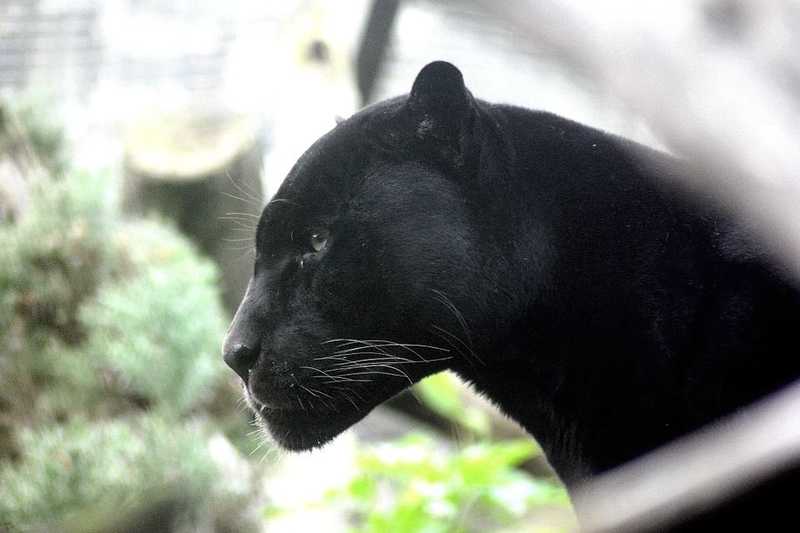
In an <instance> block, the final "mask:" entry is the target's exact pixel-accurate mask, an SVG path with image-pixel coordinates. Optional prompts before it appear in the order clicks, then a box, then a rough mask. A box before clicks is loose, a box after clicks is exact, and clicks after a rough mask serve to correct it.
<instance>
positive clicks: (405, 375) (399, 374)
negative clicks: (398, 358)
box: [345, 365, 414, 385]
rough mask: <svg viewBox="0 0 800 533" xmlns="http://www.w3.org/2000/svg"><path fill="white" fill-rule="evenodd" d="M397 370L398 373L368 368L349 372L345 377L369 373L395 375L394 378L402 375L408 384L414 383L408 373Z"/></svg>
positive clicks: (368, 374) (367, 374)
mask: <svg viewBox="0 0 800 533" xmlns="http://www.w3.org/2000/svg"><path fill="white" fill-rule="evenodd" d="M379 366H384V367H385V366H387V365H379ZM395 370H396V369H395ZM398 372H399V373H392V372H380V371H377V370H370V371H367V372H353V373H351V374H346V375H345V376H346V377H352V376H370V375H375V376H393V377H396V378H401V377H404V378H406V379H407V380H408V383H409V384H410V385H413V384H414V381H413V380H412V379H411V378H410V377H408V374H406V373H405V372H403V371H402V370H398Z"/></svg>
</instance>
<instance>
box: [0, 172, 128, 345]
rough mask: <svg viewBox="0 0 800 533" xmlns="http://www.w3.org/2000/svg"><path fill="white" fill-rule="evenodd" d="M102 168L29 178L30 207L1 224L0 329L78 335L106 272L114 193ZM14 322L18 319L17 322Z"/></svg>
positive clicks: (25, 333)
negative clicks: (80, 313) (81, 315)
mask: <svg viewBox="0 0 800 533" xmlns="http://www.w3.org/2000/svg"><path fill="white" fill-rule="evenodd" d="M107 180H108V177H107V176H105V175H103V174H97V173H86V172H72V173H71V174H70V175H69V176H67V177H65V179H62V180H50V179H40V180H37V181H35V182H34V183H32V186H31V201H30V206H29V211H28V213H27V214H26V216H25V217H23V218H22V220H21V221H20V222H19V223H17V224H14V225H6V226H2V225H0V250H2V254H0V335H2V332H8V331H9V330H10V329H12V328H14V327H16V328H21V331H18V333H19V334H21V335H22V336H23V337H26V338H28V339H31V338H34V340H39V336H40V335H41V334H44V335H51V334H52V335H55V336H57V337H58V338H60V339H62V340H64V341H65V342H70V343H74V342H77V341H78V340H80V337H81V329H80V327H78V323H77V310H78V308H79V307H80V305H81V304H82V303H83V301H85V300H86V299H87V298H89V297H91V296H92V295H93V294H94V293H95V291H96V289H97V286H98V285H99V284H100V283H101V282H102V281H103V280H104V279H105V278H106V275H107V273H108V266H109V265H108V263H109V257H108V253H107V250H108V245H107V243H108V242H109V236H110V234H111V232H113V231H114V226H115V222H116V221H115V218H114V213H113V208H112V206H113V203H112V198H111V197H110V195H109V187H108V186H107V183H106V182H107ZM14 322H16V324H14Z"/></svg>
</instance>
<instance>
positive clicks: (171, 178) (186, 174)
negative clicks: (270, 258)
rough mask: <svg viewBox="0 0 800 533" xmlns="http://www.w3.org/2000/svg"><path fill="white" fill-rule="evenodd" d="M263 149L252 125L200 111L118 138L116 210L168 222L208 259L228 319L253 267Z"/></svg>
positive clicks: (143, 124)
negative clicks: (121, 142)
mask: <svg viewBox="0 0 800 533" xmlns="http://www.w3.org/2000/svg"><path fill="white" fill-rule="evenodd" d="M265 144H266V143H265V134H264V127H263V124H262V123H261V121H260V120H258V119H255V118H254V117H250V116H242V115H233V114H230V113H225V112H215V111H209V110H207V109H203V110H196V109H194V110H193V109H188V110H185V111H183V112H179V113H170V114H161V115H157V116H154V117H150V118H147V119H143V120H141V121H139V122H138V123H137V124H135V125H134V126H133V127H132V128H131V129H130V130H129V132H128V135H127V136H126V142H125V176H124V183H123V193H122V203H123V208H124V209H125V211H126V212H127V213H131V214H136V215H156V216H158V217H160V218H162V219H167V220H170V221H173V222H174V223H175V224H176V225H177V227H178V228H179V229H180V230H181V231H182V232H184V234H186V235H187V236H188V237H189V238H191V239H192V240H193V241H194V242H195V243H196V244H197V246H198V247H199V248H200V250H201V251H203V252H204V253H206V254H207V255H208V256H210V257H211V258H213V259H214V260H215V261H216V262H217V264H218V265H219V268H220V270H221V273H222V298H223V302H224V304H225V306H226V308H227V309H228V310H229V311H231V312H233V311H234V310H235V309H236V307H237V306H238V304H239V301H240V300H241V298H242V295H243V294H244V291H245V288H246V287H247V281H248V279H249V278H250V273H251V272H252V268H253V267H252V264H253V256H252V253H251V252H252V247H253V242H254V238H255V226H256V222H257V220H258V215H259V214H260V212H261V207H262V204H263V192H262V191H263V189H262V185H261V168H262V160H263V155H264V148H265Z"/></svg>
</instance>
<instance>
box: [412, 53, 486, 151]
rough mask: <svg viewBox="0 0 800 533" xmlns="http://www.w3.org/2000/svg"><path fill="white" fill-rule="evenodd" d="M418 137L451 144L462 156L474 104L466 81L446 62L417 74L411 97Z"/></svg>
mask: <svg viewBox="0 0 800 533" xmlns="http://www.w3.org/2000/svg"><path fill="white" fill-rule="evenodd" d="M408 108H409V110H410V111H411V114H412V118H413V121H414V125H415V127H416V131H415V135H416V136H417V137H418V138H420V139H423V140H430V139H433V140H436V141H439V143H445V144H449V145H450V146H449V147H450V150H448V151H452V150H455V151H456V153H454V154H451V155H456V156H460V155H461V152H462V148H463V141H464V137H465V133H466V129H467V127H468V125H469V122H470V119H471V117H472V114H473V112H474V101H473V99H472V94H470V92H469V90H468V89H467V87H466V86H465V85H464V77H463V76H462V75H461V71H459V70H458V69H457V68H456V67H455V66H454V65H452V64H450V63H447V62H446V61H434V62H433V63H429V64H428V65H426V66H425V67H423V69H422V70H421V71H420V72H419V74H417V79H416V80H414V86H413V87H412V88H411V94H410V95H409V97H408Z"/></svg>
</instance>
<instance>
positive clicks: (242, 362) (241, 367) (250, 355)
mask: <svg viewBox="0 0 800 533" xmlns="http://www.w3.org/2000/svg"><path fill="white" fill-rule="evenodd" d="M222 358H223V359H224V360H225V364H227V365H228V366H229V367H231V368H232V369H233V371H234V372H236V373H237V374H239V377H241V378H242V379H243V380H244V382H245V383H247V376H248V374H249V373H250V369H251V368H253V365H255V364H256V361H257V360H258V349H257V348H251V347H250V346H248V345H246V344H242V343H236V344H233V345H231V346H230V347H226V349H225V354H224V355H223V356H222Z"/></svg>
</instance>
